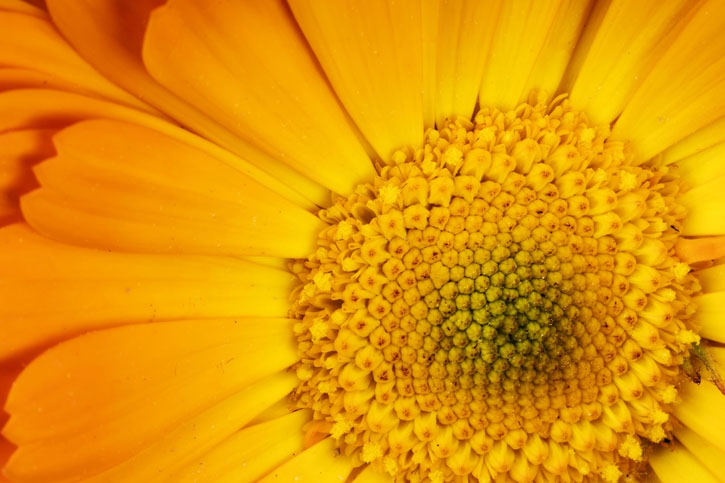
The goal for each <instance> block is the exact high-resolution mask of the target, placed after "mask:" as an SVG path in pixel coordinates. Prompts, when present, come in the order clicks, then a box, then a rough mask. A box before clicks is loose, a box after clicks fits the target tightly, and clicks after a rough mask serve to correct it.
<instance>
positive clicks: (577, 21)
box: [479, 0, 589, 110]
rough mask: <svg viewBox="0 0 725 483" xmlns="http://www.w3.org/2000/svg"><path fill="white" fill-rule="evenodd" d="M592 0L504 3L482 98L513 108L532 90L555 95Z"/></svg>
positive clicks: (516, 0) (481, 100)
mask: <svg viewBox="0 0 725 483" xmlns="http://www.w3.org/2000/svg"><path fill="white" fill-rule="evenodd" d="M588 8H589V3H588V2H578V1H573V0H572V1H563V2H558V1H553V0H544V1H535V0H514V1H507V2H504V3H503V8H502V10H501V14H500V17H499V19H498V22H497V28H496V32H495V34H494V37H493V42H492V44H491V52H490V53H489V56H488V61H487V63H486V68H485V70H484V74H483V80H482V82H481V90H480V93H479V104H480V105H482V106H494V107H498V108H499V109H504V110H508V109H513V108H514V107H516V106H517V105H518V104H519V103H520V102H522V101H524V100H526V98H527V97H528V96H529V94H530V93H531V91H532V90H537V91H539V92H540V93H542V94H543V95H544V97H550V96H551V94H553V93H554V91H555V90H556V87H557V86H558V84H559V81H560V80H561V77H562V75H563V74H564V70H565V68H566V65H567V63H568V61H569V56H570V55H571V52H572V50H573V49H574V46H575V45H576V39H577V38H578V36H579V31H580V30H581V28H582V25H583V22H584V20H585V18H586V13H587V11H588Z"/></svg>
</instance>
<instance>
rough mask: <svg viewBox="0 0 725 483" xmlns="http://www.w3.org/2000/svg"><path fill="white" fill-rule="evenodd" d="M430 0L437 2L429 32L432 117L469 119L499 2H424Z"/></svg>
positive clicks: (442, 124)
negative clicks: (433, 42)
mask: <svg viewBox="0 0 725 483" xmlns="http://www.w3.org/2000/svg"><path fill="white" fill-rule="evenodd" d="M433 3H435V4H436V5H437V4H438V3H440V6H439V8H438V22H437V25H436V26H437V28H436V30H435V31H434V32H432V34H434V35H435V36H436V37H435V40H436V52H433V53H431V54H429V55H434V57H433V59H434V62H435V71H436V72H435V75H436V77H435V85H436V90H435V93H434V95H433V98H434V100H435V117H436V121H437V123H438V126H439V127H443V126H444V125H445V123H444V120H445V119H446V118H449V119H455V118H456V116H463V117H465V118H468V119H470V118H471V115H472V114H473V108H474V107H475V105H476V100H477V97H478V90H479V88H480V86H481V78H482V77H483V69H484V67H485V65H486V59H487V57H488V53H489V50H490V46H491V40H492V38H493V33H494V31H495V28H496V21H497V20H498V15H499V11H500V10H501V3H502V2H499V1H495V2H481V1H477V0H473V1H462V2H461V1H449V0H441V1H440V2H427V4H433ZM426 60H427V59H426Z"/></svg>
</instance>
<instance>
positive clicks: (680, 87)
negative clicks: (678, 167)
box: [612, 0, 725, 160]
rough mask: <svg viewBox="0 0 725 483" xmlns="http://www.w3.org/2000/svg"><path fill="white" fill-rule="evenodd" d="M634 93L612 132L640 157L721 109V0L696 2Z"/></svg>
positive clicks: (724, 85)
mask: <svg viewBox="0 0 725 483" xmlns="http://www.w3.org/2000/svg"><path fill="white" fill-rule="evenodd" d="M693 10H694V11H693V12H692V14H691V19H690V20H689V22H688V23H687V25H685V26H684V27H683V28H682V30H681V31H680V32H679V34H678V35H677V38H676V39H674V40H673V42H672V44H671V45H670V46H669V48H668V49H667V50H666V51H665V52H664V53H663V54H662V55H661V57H660V58H659V60H658V62H657V63H656V64H655V66H654V67H653V69H652V71H651V72H650V73H649V75H648V76H647V78H646V79H644V81H643V82H642V84H641V85H640V86H639V88H638V89H637V90H636V91H635V92H634V94H633V96H632V98H631V100H630V101H629V103H628V104H627V106H626V107H625V109H624V111H623V112H622V115H621V116H620V117H619V119H618V120H617V122H616V124H615V125H614V130H613V131H612V136H614V137H617V138H620V139H628V140H630V141H632V146H633V148H634V151H635V155H636V156H637V158H638V159H640V160H646V159H649V158H651V157H652V156H654V155H655V154H657V153H659V152H660V151H663V150H664V149H666V148H667V147H669V146H671V145H673V144H675V143H676V142H677V141H679V140H680V139H683V138H684V137H686V136H687V135H689V134H691V133H693V132H695V131H697V130H698V129H700V128H702V127H704V126H707V125H708V124H710V123H711V122H713V121H714V120H716V119H718V118H720V117H722V116H723V114H725V96H723V95H722V93H723V91H724V90H725V56H723V52H725V35H722V29H723V19H725V4H723V2H721V1H720V0H708V1H703V2H699V3H698V4H697V6H696V7H695V8H694V9H693Z"/></svg>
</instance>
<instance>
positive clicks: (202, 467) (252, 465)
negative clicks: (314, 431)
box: [173, 411, 312, 483]
mask: <svg viewBox="0 0 725 483" xmlns="http://www.w3.org/2000/svg"><path fill="white" fill-rule="evenodd" d="M311 416H312V415H311V413H310V412H309V411H297V412H294V413H289V412H288V414H287V415H285V416H281V417H279V418H276V419H272V420H270V421H267V422H264V423H262V424H256V425H254V426H250V427H247V428H245V429H243V430H241V431H239V432H238V433H235V434H234V435H233V436H231V437H230V438H228V439H226V440H224V441H223V442H222V443H221V444H219V445H218V446H216V447H215V448H214V449H212V450H211V451H209V452H208V453H207V454H205V455H203V456H202V457H200V458H198V459H196V460H194V461H193V462H192V463H191V464H189V465H187V466H186V467H184V469H183V470H181V471H179V472H178V473H176V474H174V476H173V478H174V481H176V482H178V483H183V482H188V483H193V482H197V481H230V482H231V481H237V482H238V481H257V480H258V479H259V478H261V477H262V476H264V475H265V474H267V473H269V472H270V471H272V470H273V469H274V468H276V467H277V466H279V465H280V464H282V463H283V462H284V461H286V460H288V459H289V458H292V457H293V456H294V455H295V454H298V453H301V452H302V451H303V450H304V435H303V432H302V426H303V425H304V424H305V423H306V422H307V421H309V420H310V418H311Z"/></svg>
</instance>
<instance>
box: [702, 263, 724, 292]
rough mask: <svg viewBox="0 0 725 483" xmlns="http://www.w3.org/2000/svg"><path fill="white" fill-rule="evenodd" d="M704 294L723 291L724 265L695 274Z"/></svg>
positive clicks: (714, 266)
mask: <svg viewBox="0 0 725 483" xmlns="http://www.w3.org/2000/svg"><path fill="white" fill-rule="evenodd" d="M695 275H696V276H697V279H698V280H699V281H700V284H702V289H703V291H704V292H723V291H725V265H723V264H718V265H713V266H712V267H708V268H704V269H702V270H698V271H697V272H695Z"/></svg>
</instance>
